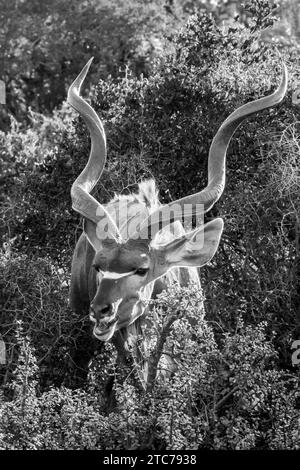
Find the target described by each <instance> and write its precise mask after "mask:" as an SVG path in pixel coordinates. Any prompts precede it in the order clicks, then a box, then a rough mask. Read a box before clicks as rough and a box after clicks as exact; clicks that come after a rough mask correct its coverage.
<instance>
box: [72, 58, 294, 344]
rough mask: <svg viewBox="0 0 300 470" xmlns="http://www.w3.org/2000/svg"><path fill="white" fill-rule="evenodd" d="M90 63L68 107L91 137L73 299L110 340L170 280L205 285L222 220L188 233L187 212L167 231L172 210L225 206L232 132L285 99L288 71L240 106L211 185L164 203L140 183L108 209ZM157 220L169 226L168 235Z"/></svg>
mask: <svg viewBox="0 0 300 470" xmlns="http://www.w3.org/2000/svg"><path fill="white" fill-rule="evenodd" d="M90 64H91V60H90V61H89V62H88V63H87V64H86V65H85V67H84V68H83V70H82V71H81V72H80V74H79V75H78V77H77V78H76V79H75V81H74V82H73V83H72V85H71V86H70V88H69V92H68V102H69V103H70V105H71V106H72V107H73V108H74V109H75V110H76V111H78V113H79V114H80V116H81V117H82V118H83V120H84V122H85V123H86V125H87V128H88V130H89V133H90V137H91V151H90V155H89V159H88V162H87V165H86V167H85V168H84V170H83V171H82V173H81V174H80V175H79V176H78V178H77V179H76V181H75V182H74V183H73V185H72V189H71V197H72V207H73V209H74V210H75V211H77V212H79V214H81V215H82V216H83V221H84V226H83V228H84V230H83V233H82V234H81V236H80V238H79V240H78V242H77V245H76V248H75V252H74V256H73V262H72V275H71V291H70V301H71V306H72V308H73V309H74V310H75V311H76V312H78V313H80V314H83V313H84V314H88V313H90V319H91V321H92V322H93V323H94V326H93V333H94V336H95V337H96V338H97V339H98V340H100V341H102V342H105V341H109V340H111V338H112V337H113V336H114V337H116V335H121V336H122V332H124V331H126V330H128V329H130V328H131V327H130V325H133V326H134V324H135V323H136V322H137V319H139V318H141V316H145V314H146V312H147V309H146V304H147V301H148V300H149V299H150V298H151V297H153V296H155V295H156V294H157V293H158V292H160V291H161V290H162V289H164V288H165V287H166V285H168V283H169V282H170V281H173V280H176V279H177V280H178V281H179V282H180V283H181V284H185V285H186V284H187V283H188V282H189V281H191V280H192V281H194V282H197V283H198V284H199V287H200V282H199V277H198V271H197V269H196V268H199V267H201V266H203V265H205V264H206V263H208V262H209V261H210V260H211V259H212V257H213V256H214V254H215V253H216V250H217V248H218V245H219V241H220V237H221V234H222V230H223V221H222V219H221V218H216V219H214V220H213V221H211V222H209V223H206V224H201V226H199V227H197V228H196V229H194V230H192V231H190V232H187V233H186V232H185V231H184V229H183V227H182V224H181V217H182V212H180V211H174V213H172V224H171V225H172V227H173V230H172V233H171V231H170V230H167V229H166V225H168V224H170V222H171V221H170V220H169V219H168V217H169V216H170V210H172V208H174V207H175V206H176V207H177V208H178V207H180V208H182V209H183V213H184V214H185V215H186V212H185V211H184V208H185V207H188V208H189V210H188V212H189V215H195V214H196V215H197V214H198V215H199V213H198V212H199V207H200V208H201V210H202V211H203V213H205V212H207V211H209V210H210V209H211V208H212V206H213V205H214V204H215V203H216V201H218V199H219V198H220V196H221V194H222V192H223V190H224V186H225V159H226V152H227V147H228V145H229V142H230V139H231V137H232V135H233V134H234V132H235V131H236V129H237V128H238V126H239V125H240V124H241V123H242V121H243V120H244V119H245V118H247V117H249V116H250V115H252V114H254V113H257V112H259V111H262V110H264V109H266V108H269V107H271V106H274V105H276V104H278V103H280V102H281V101H282V99H283V97H284V95H285V93H286V89H287V70H286V67H285V66H284V65H283V75H282V80H281V83H280V85H279V87H278V89H277V90H276V91H275V92H274V93H273V94H271V95H269V96H266V97H264V98H260V99H257V100H255V101H252V102H249V103H247V104H245V105H243V106H241V107H239V108H238V109H237V110H235V111H234V112H233V113H232V114H230V116H229V117H228V118H227V119H226V120H225V121H224V123H223V124H222V125H221V127H220V128H219V130H218V132H217V134H216V135H215V137H214V139H213V141H212V144H211V147H210V151H209V157H208V184H207V186H206V187H205V188H204V189H203V190H202V191H200V192H198V193H196V194H192V195H189V196H186V197H183V198H182V199H179V200H177V201H175V202H172V203H170V204H169V205H165V206H161V204H160V203H159V200H158V195H157V191H156V189H155V183H154V181H153V180H149V181H144V182H142V183H140V184H139V192H138V193H137V194H131V195H129V196H116V197H115V198H114V199H113V200H112V201H110V202H109V203H108V204H106V205H101V203H100V202H98V201H97V200H96V199H95V198H94V197H93V196H92V195H91V191H92V189H93V188H94V187H95V185H96V184H97V182H98V181H99V179H100V177H101V174H102V171H103V168H104V165H105V160H106V137H105V132H104V128H103V124H102V122H101V120H100V119H99V117H98V115H97V114H96V112H95V111H94V110H93V109H92V107H91V106H90V105H89V104H88V103H87V102H86V101H85V100H84V99H83V98H82V97H81V96H80V88H81V85H82V83H83V81H84V79H85V77H86V74H87V72H88V70H89V67H90ZM125 206H126V210H122V208H125ZM166 208H167V209H169V210H167V211H166V210H165V209H166ZM197 211H198V212H197ZM158 217H160V220H161V222H162V223H164V227H165V228H164V229H163V230H160V228H161V225H159V224H158V223H157V220H158ZM135 219H136V223H135V224H134V227H135V230H131V232H130V233H129V235H128V230H127V228H128V225H129V222H132V221H135ZM153 221H154V222H153ZM104 225H105V226H106V228H107V229H106V230H105V231H104V230H103V226H104ZM101 227H102V228H101ZM149 228H150V229H151V238H150V237H149V236H148V234H149ZM199 235H201V236H200V237H199ZM197 240H199V241H197ZM175 268H176V269H175ZM123 337H126V335H124V336H123Z"/></svg>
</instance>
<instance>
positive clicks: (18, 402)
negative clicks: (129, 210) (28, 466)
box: [0, 286, 300, 450]
mask: <svg viewBox="0 0 300 470" xmlns="http://www.w3.org/2000/svg"><path fill="white" fill-rule="evenodd" d="M162 311H163V312H164V313H163V316H164V317H165V318H168V317H169V316H173V315H174V313H175V312H176V315H178V319H177V320H176V321H175V322H174V323H173V330H172V332H171V334H170V335H169V337H168V341H169V344H168V347H169V348H170V346H171V345H172V350H173V354H174V357H176V361H177V363H178V370H177V371H176V372H175V373H174V375H173V376H171V377H169V378H167V379H166V378H162V377H161V376H160V377H158V378H157V379H156V381H155V384H154V386H153V387H152V388H151V390H148V391H141V389H140V388H139V387H137V386H135V385H134V383H133V382H132V379H131V377H132V373H133V370H131V371H130V372H129V375H127V377H125V379H124V374H123V375H122V377H121V376H119V375H118V373H117V371H116V375H115V385H114V388H115V396H116V406H115V408H114V409H113V410H110V411H109V412H107V410H105V408H104V407H103V405H104V402H103V400H102V399H101V395H99V394H97V393H95V385H96V386H97V384H98V380H97V374H96V375H95V374H94V375H93V376H91V378H90V383H89V387H88V388H86V389H85V390H84V389H81V390H75V391H72V390H70V389H68V388H65V387H61V388H60V389H57V388H50V389H49V390H48V391H44V393H40V392H39V391H38V387H37V380H36V373H37V364H36V359H35V356H34V350H33V348H32V347H31V345H30V340H29V338H27V337H26V336H25V333H24V329H22V328H21V329H20V327H18V330H17V335H16V338H17V342H18V345H19V348H20V353H19V358H18V363H17V366H16V368H15V370H14V375H13V378H12V380H11V382H10V388H11V390H12V391H13V395H12V396H11V398H10V399H7V398H4V396H2V399H1V401H0V416H1V420H0V443H1V444H0V447H1V448H2V449H142V448H146V449H156V450H162V449H164V450H168V449H173V450H175V449H201V448H205V449H210V448H211V449H254V448H255V449H265V448H272V449H282V448H284V449H299V447H300V435H299V417H300V415H299V398H300V396H299V377H298V376H297V374H291V373H285V372H284V371H280V370H278V367H277V354H276V351H275V350H274V346H273V344H272V341H271V340H268V339H267V338H266V334H265V325H264V324H260V325H258V326H256V327H252V326H251V327H249V326H248V327H247V326H245V325H244V324H243V323H242V321H240V320H239V321H238V323H237V325H236V328H237V329H236V334H235V335H232V334H229V333H227V334H225V335H223V338H222V342H221V344H220V345H219V346H218V345H217V343H216V341H215V340H214V335H213V331H212V328H211V326H210V325H209V324H208V323H207V321H205V320H204V318H203V316H202V315H201V312H202V299H199V294H198V293H197V291H196V290H195V288H193V287H190V288H184V289H181V288H179V287H178V286H173V287H171V288H170V290H169V292H168V293H163V294H162V295H161V297H160V299H159V300H158V301H157V302H156V307H155V310H154V311H153V315H154V318H155V317H156V315H158V314H162ZM179 312H184V315H183V316H181V315H179ZM154 324H155V323H154ZM154 324H153V326H154ZM157 330H159V326H157V324H155V330H153V331H152V333H153V334H154V336H155V332H157ZM99 373H103V371H102V372H100V371H99Z"/></svg>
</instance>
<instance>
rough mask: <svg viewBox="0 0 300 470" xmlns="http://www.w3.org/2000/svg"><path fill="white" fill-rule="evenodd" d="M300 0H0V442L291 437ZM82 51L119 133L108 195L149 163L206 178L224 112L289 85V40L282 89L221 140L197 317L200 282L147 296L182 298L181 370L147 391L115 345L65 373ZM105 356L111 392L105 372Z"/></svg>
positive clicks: (89, 89) (297, 295) (111, 132)
mask: <svg viewBox="0 0 300 470" xmlns="http://www.w3.org/2000/svg"><path fill="white" fill-rule="evenodd" d="M299 7H300V5H299V2H298V0H293V1H284V0H282V1H279V2H277V4H275V3H274V2H271V1H266V0H253V1H251V2H247V3H245V4H242V3H241V2H236V1H225V0H224V1H221V0H220V1H205V2H204V1H200V0H199V1H197V0H192V1H189V2H187V1H184V0H173V1H172V0H169V1H167V0H166V1H159V0H148V1H141V0H130V1H126V2H125V1H123V0H119V1H118V0H109V1H108V0H107V1H106V0H88V1H83V0H75V1H74V0H72V1H71V0H51V1H50V0H48V1H44V2H40V1H35V0H25V1H24V0H12V1H10V2H6V1H5V0H0V26H1V27H0V61H1V67H0V70H1V72H0V79H1V80H3V81H4V82H5V84H6V90H7V95H6V105H5V106H4V105H2V106H1V105H0V122H1V129H2V130H1V132H0V142H1V144H0V152H1V159H0V167H1V171H0V175H1V176H0V181H1V186H2V191H1V221H2V224H1V237H2V253H1V260H0V269H1V280H0V283H1V303H2V305H1V314H0V315H1V316H0V328H1V329H0V334H1V336H2V339H4V340H5V343H6V347H7V363H6V364H5V365H4V364H3V365H1V364H0V378H1V392H0V448H1V449H64V448H66V449H110V448H121V449H141V448H147V449H198V448H199V449H202V448H205V449H299V448H300V433H299V426H300V413H299V407H300V393H299V365H293V364H292V359H291V356H292V352H293V350H292V349H291V347H292V343H293V341H295V340H298V339H300V319H299V318H300V317H299V311H300V308H299V307H300V289H299V272H300V257H299V256H300V253H299V230H300V214H299V212H300V211H299V208H300V196H299V146H300V136H299V104H297V99H296V94H295V91H296V90H297V89H298V88H299V74H300V67H299V52H300V51H299V36H300V25H299V21H300V16H299ZM91 56H94V57H95V58H94V62H93V65H92V68H91V72H90V74H89V76H88V80H87V83H86V88H85V91H84V93H85V96H88V97H89V99H90V102H91V103H92V104H93V106H94V107H95V109H96V110H97V111H98V112H99V114H100V115H101V117H102V118H103V121H104V124H105V129H106V133H107V137H108V162H107V165H106V168H105V171H104V174H103V178H102V180H101V183H100V184H99V185H98V188H97V193H96V194H97V197H99V198H100V199H101V200H102V201H104V202H106V201H108V200H109V198H110V197H112V196H113V194H114V192H120V191H122V192H124V193H127V192H130V191H133V190H135V189H136V183H137V182H139V181H140V180H141V179H142V178H144V177H149V176H151V177H152V176H154V177H155V179H156V181H157V184H158V187H159V189H160V198H161V200H162V201H164V202H168V201H170V200H172V199H175V198H178V197H182V196H184V195H186V194H187V193H188V192H192V191H196V190H199V188H201V187H203V186H204V185H205V183H206V175H207V171H206V165H207V156H208V150H209V145H210V143H211V140H212V138H213V136H214V134H215V133H216V131H217V129H218V127H219V126H220V124H221V123H222V121H223V120H224V119H225V118H226V117H227V116H228V115H229V114H230V112H231V111H233V110H234V109H235V108H237V107H238V106H240V105H241V104H243V103H245V102H247V101H249V100H253V99H255V98H258V97H261V96H264V95H267V94H269V93H270V91H271V90H273V89H274V88H275V86H277V85H278V83H279V77H280V73H281V67H280V64H281V61H282V60H284V61H285V63H286V64H287V66H288V70H289V76H290V81H289V89H288V94H287V96H286V98H285V100H284V102H283V103H282V104H281V105H280V106H277V107H276V108H272V109H270V110H267V111H264V112H263V113H261V114H259V115H258V116H256V117H253V118H251V119H249V120H248V121H247V122H246V123H245V124H243V125H242V126H241V128H240V129H239V130H238V132H237V134H236V136H235V137H234V139H233V140H232V143H231V145H230V148H229V151H228V160H227V184H226V189H225V192H224V195H223V197H222V198H221V200H220V201H219V202H218V203H217V204H216V206H215V207H214V208H213V209H212V210H211V212H210V213H209V214H208V215H207V218H206V219H207V220H209V219H211V218H214V217H216V216H221V217H223V219H224V221H225V231H224V234H223V237H222V240H221V244H220V247H219V250H218V252H217V255H216V256H215V258H214V259H213V261H212V262H211V263H210V264H209V265H208V266H206V267H205V268H204V269H202V270H201V277H202V285H203V292H204V294H205V299H206V300H205V312H206V313H205V317H204V318H203V317H202V315H201V299H202V293H199V292H197V291H195V290H194V289H193V288H192V287H191V288H190V289H179V288H176V287H174V288H173V289H171V291H170V292H169V293H168V294H167V295H163V296H162V297H161V299H160V301H159V302H158V303H157V305H155V309H156V311H157V312H158V313H159V315H160V317H161V318H166V317H167V315H168V314H174V312H175V313H176V312H182V310H183V309H184V311H185V314H186V315H185V316H183V318H181V319H178V320H177V321H176V322H175V323H174V328H173V331H172V334H171V336H170V338H169V342H170V344H171V345H172V347H173V348H175V352H176V354H177V357H178V363H179V368H178V371H177V372H176V374H175V375H174V376H173V377H172V378H171V379H170V380H169V381H168V382H167V383H164V382H160V381H159V380H158V381H157V382H156V384H155V386H154V388H153V389H152V390H151V391H148V392H147V393H145V392H143V391H141V390H140V389H139V387H137V385H136V382H135V381H132V380H131V379H130V378H129V377H130V371H125V372H124V371H123V374H122V376H120V375H119V372H118V371H116V370H115V369H114V362H113V358H114V355H115V351H114V348H113V346H110V345H107V346H106V348H105V350H104V351H102V353H101V354H99V355H98V356H96V357H95V359H94V360H93V363H92V365H91V370H90V374H89V377H88V380H87V381H86V383H77V382H76V380H74V377H73V375H72V374H73V369H72V364H71V362H72V361H71V357H72V354H73V353H74V351H76V349H77V350H78V348H82V347H85V344H86V343H85V342H89V341H90V340H91V339H90V337H89V335H88V334H87V333H86V330H87V322H88V320H87V319H85V318H83V319H82V318H78V317H76V316H75V315H74V314H73V313H72V312H71V311H70V309H69V308H68V286H69V274H70V260H71V255H72V250H73V248H74V246H75V243H76V240H77V238H78V236H79V235H80V233H81V223H80V220H79V217H78V216H77V215H76V213H74V212H73V211H72V209H71V203H70V196H69V194H70V187H71V184H72V182H73V180H74V179H75V177H76V176H77V175H78V174H79V172H80V170H81V168H82V167H83V166H84V164H85V162H86V158H87V156H88V153H89V137H88V133H87V131H86V128H85V126H84V125H83V123H82V121H81V120H80V119H79V118H78V117H77V115H76V113H74V112H73V111H72V110H71V109H70V107H69V106H68V105H67V104H66V103H65V101H64V100H65V98H66V93H67V88H68V86H69V84H70V83H71V82H72V80H73V79H74V77H75V76H76V74H77V73H78V72H79V71H80V70H81V68H82V66H83V65H84V64H85V63H86V62H87V60H88V59H89V58H90V57H91ZM186 318H191V319H197V326H195V327H192V326H191V324H193V322H187V320H186ZM191 330H192V331H191ZM183 345H184V347H183ZM104 357H105V358H106V359H105V360H106V365H107V363H108V364H109V367H108V369H107V367H106V368H105V367H104V366H102V363H104V362H105V361H104V359H103V358H104ZM127 372H128V374H127V375H126V373H127ZM108 374H112V375H115V379H116V380H115V389H116V407H115V408H114V409H113V410H108V409H107V406H106V403H105V401H104V399H103V394H102V391H101V388H102V386H103V383H104V379H105V377H107V375H108Z"/></svg>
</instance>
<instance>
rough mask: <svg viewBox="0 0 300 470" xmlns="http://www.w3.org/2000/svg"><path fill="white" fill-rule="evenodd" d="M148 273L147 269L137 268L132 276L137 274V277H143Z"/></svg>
mask: <svg viewBox="0 0 300 470" xmlns="http://www.w3.org/2000/svg"><path fill="white" fill-rule="evenodd" d="M148 271H149V269H148V268H139V269H136V270H135V273H134V274H137V275H138V276H145V275H146V274H147V272H148Z"/></svg>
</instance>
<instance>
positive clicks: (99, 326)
mask: <svg viewBox="0 0 300 470" xmlns="http://www.w3.org/2000/svg"><path fill="white" fill-rule="evenodd" d="M122 307H123V308H122ZM144 309H145V305H144V302H142V301H141V300H140V299H139V298H138V297H134V298H131V299H126V300H125V301H124V299H120V300H118V301H117V302H114V303H113V304H112V314H111V315H106V316H103V317H102V318H95V316H94V313H93V311H92V310H91V312H90V320H91V321H92V322H93V323H95V326H94V328H93V334H94V336H95V337H96V338H97V339H98V340H100V341H104V342H106V341H109V340H110V339H111V338H112V337H113V335H114V333H115V331H117V330H120V329H122V328H125V327H127V326H129V325H131V324H132V323H133V322H134V321H135V320H136V319H137V318H138V317H140V316H141V315H142V314H143V312H144ZM120 310H121V312H120Z"/></svg>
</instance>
